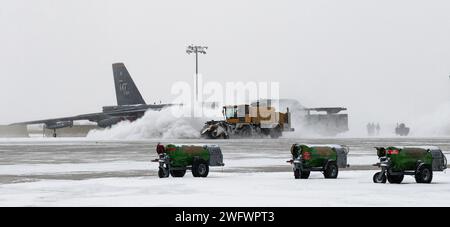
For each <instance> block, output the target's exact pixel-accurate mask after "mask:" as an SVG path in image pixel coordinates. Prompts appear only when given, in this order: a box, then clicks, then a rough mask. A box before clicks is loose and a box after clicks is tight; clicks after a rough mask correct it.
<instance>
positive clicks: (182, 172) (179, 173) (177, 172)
mask: <svg viewBox="0 0 450 227" xmlns="http://www.w3.org/2000/svg"><path fill="white" fill-rule="evenodd" d="M185 174H186V170H172V171H170V175H171V176H172V177H184V175H185Z"/></svg>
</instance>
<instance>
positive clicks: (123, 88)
mask: <svg viewBox="0 0 450 227" xmlns="http://www.w3.org/2000/svg"><path fill="white" fill-rule="evenodd" d="M119 90H120V91H121V92H122V93H123V94H124V95H129V94H130V91H128V83H121V84H120V86H119Z"/></svg>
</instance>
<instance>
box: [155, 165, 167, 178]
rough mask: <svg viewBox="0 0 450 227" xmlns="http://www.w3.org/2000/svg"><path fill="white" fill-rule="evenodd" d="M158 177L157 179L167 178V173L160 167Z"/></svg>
mask: <svg viewBox="0 0 450 227" xmlns="http://www.w3.org/2000/svg"><path fill="white" fill-rule="evenodd" d="M158 177H159V178H167V177H169V171H168V170H166V169H163V168H161V167H160V168H159V170H158Z"/></svg>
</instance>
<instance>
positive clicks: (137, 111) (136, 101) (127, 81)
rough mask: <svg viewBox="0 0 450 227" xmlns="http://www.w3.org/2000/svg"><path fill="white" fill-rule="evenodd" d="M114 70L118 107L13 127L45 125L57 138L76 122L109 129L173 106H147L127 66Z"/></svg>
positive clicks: (114, 65)
mask: <svg viewBox="0 0 450 227" xmlns="http://www.w3.org/2000/svg"><path fill="white" fill-rule="evenodd" d="M112 68H113V75H114V83H115V88H116V98H117V106H104V107H103V111H102V112H99V113H90V114H82V115H77V116H71V117H62V118H53V119H46V120H37V121H27V122H19V123H14V124H11V125H33V124H44V127H45V128H47V129H53V136H54V137H56V129H60V128H66V127H72V126H73V122H74V121H79V120H89V121H91V122H96V123H97V125H98V126H99V127H101V128H107V127H111V126H112V125H114V124H117V123H119V122H121V121H124V120H128V121H134V120H136V119H138V118H140V117H142V116H144V114H145V111H147V110H154V111H159V110H161V109H163V108H165V107H168V106H172V105H173V104H154V105H148V104H146V103H145V101H144V99H143V98H142V95H141V93H140V92H139V90H138V89H137V87H136V84H135V83H134V81H133V79H132V78H131V76H130V73H129V72H128V70H127V68H126V67H125V65H124V64H123V63H115V64H113V65H112Z"/></svg>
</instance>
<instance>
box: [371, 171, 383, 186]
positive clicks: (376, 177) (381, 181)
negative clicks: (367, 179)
mask: <svg viewBox="0 0 450 227" xmlns="http://www.w3.org/2000/svg"><path fill="white" fill-rule="evenodd" d="M380 175H381V172H378V173H375V174H374V175H373V183H383V184H385V183H386V175H384V174H383V176H381V179H379V176H380Z"/></svg>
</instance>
